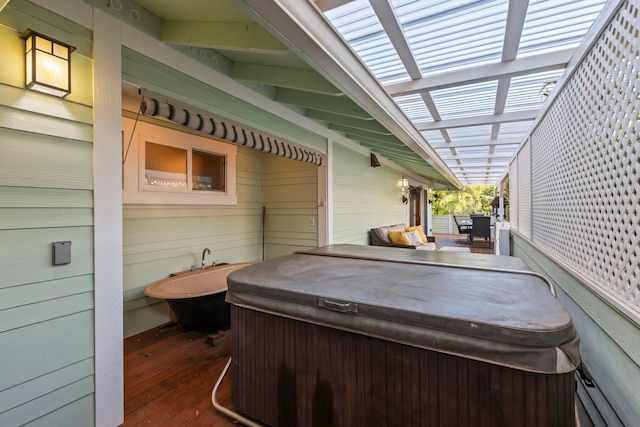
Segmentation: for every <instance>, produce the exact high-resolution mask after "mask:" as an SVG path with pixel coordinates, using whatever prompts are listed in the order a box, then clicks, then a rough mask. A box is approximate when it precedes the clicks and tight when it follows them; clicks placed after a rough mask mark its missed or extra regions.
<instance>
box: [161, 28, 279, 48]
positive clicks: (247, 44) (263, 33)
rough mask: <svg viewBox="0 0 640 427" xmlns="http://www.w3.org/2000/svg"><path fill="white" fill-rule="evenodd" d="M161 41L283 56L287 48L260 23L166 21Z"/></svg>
mask: <svg viewBox="0 0 640 427" xmlns="http://www.w3.org/2000/svg"><path fill="white" fill-rule="evenodd" d="M160 40H161V41H162V42H164V43H167V44H177V45H184V46H197V47H208V48H211V49H216V50H233V51H241V52H256V53H271V54H277V55H283V54H285V53H286V52H287V48H286V47H285V46H284V45H283V44H282V43H280V41H278V39H276V38H275V37H273V36H272V35H271V34H270V33H269V32H268V31H267V30H265V29H264V28H262V27H261V26H260V25H259V24H257V23H256V22H192V21H189V22H182V21H167V22H164V23H163V24H162V35H161V36H160Z"/></svg>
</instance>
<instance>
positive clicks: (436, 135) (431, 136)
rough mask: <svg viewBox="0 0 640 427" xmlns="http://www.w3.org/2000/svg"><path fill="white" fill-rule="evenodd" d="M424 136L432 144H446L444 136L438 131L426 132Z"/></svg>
mask: <svg viewBox="0 0 640 427" xmlns="http://www.w3.org/2000/svg"><path fill="white" fill-rule="evenodd" d="M422 136H424V137H425V139H426V140H427V141H429V142H430V143H436V142H445V139H444V135H442V132H440V131H438V130H425V131H423V132H422Z"/></svg>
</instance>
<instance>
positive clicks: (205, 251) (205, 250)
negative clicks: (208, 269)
mask: <svg viewBox="0 0 640 427" xmlns="http://www.w3.org/2000/svg"><path fill="white" fill-rule="evenodd" d="M205 253H207V254H209V255H211V251H210V250H209V248H204V250H203V251H202V268H203V269H204V254H205Z"/></svg>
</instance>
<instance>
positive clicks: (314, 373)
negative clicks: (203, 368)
mask: <svg viewBox="0 0 640 427" xmlns="http://www.w3.org/2000/svg"><path fill="white" fill-rule="evenodd" d="M231 310H232V327H233V336H234V340H233V352H232V353H233V357H234V359H233V374H232V377H233V401H234V403H235V405H236V407H237V409H238V411H239V412H240V413H243V414H246V415H248V416H250V417H252V418H255V419H257V420H259V421H261V422H263V423H265V424H267V425H270V426H274V427H275V426H282V427H285V426H286V427H293V426H318V427H319V426H322V427H329V426H332V427H337V426H349V427H352V426H367V427H369V426H381V427H382V426H384V427H391V426H402V427H406V426H412V427H414V426H431V427H433V426H451V427H460V426H487V427H501V426H502V427H516V426H539V427H551V426H558V427H560V426H562V427H565V426H575V418H574V390H575V380H574V374H573V372H568V373H563V374H539V373H532V372H526V371H522V370H517V369H513V368H508V367H502V366H498V365H494V364H489V363H485V362H480V361H475V360H471V359H468V358H463V357H459V356H455V355H448V354H444V353H438V352H435V351H431V350H425V349H421V348H416V347H412V346H408V345H403V344H398V343H394V342H390V341H386V340H381V339H376V338H371V337H367V336H364V335H360V334H355V333H351V332H345V331H341V330H337V329H333V328H327V327H323V326H318V325H314V324H311V323H307V322H302V321H297V320H291V319H287V318H284V317H280V316H274V315H271V314H266V313H262V312H258V311H254V310H250V309H245V308H242V307H238V306H232V309H231Z"/></svg>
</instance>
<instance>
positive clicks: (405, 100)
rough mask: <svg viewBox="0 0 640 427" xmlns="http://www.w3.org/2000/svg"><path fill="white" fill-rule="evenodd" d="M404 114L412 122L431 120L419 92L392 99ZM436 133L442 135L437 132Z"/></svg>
mask: <svg viewBox="0 0 640 427" xmlns="http://www.w3.org/2000/svg"><path fill="white" fill-rule="evenodd" d="M393 100H394V101H395V102H396V104H398V107H400V109H401V110H402V111H403V112H404V114H405V115H406V116H407V117H408V118H409V119H410V120H412V121H414V122H426V121H430V120H433V117H431V114H430V113H429V110H428V109H427V106H426V105H425V103H424V101H423V99H422V96H420V95H419V94H411V95H406V96H398V97H395V98H394V99H393ZM438 134H439V135H440V136H442V135H441V134H440V133H439V132H438Z"/></svg>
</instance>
